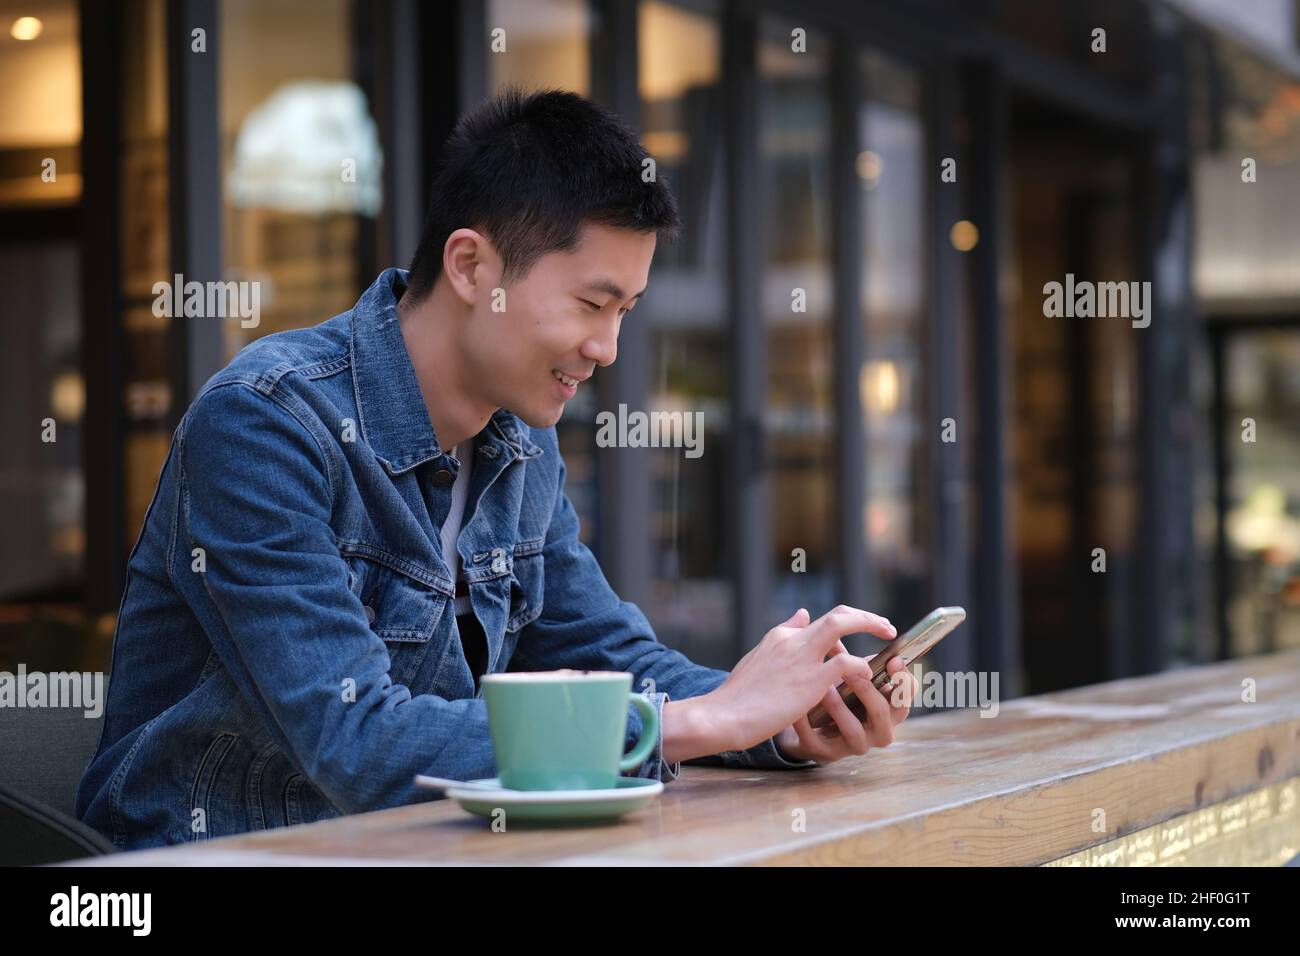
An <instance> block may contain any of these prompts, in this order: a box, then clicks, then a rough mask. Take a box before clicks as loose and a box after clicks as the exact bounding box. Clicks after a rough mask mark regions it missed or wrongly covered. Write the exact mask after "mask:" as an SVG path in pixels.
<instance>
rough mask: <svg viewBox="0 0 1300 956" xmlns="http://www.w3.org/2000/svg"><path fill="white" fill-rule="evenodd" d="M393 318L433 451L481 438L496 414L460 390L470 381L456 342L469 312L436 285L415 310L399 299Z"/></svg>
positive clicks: (468, 393)
mask: <svg viewBox="0 0 1300 956" xmlns="http://www.w3.org/2000/svg"><path fill="white" fill-rule="evenodd" d="M397 316H398V322H399V324H400V325H401V329H402V338H403V339H404V340H405V342H406V353H407V355H409V356H410V358H411V365H412V366H413V367H414V369H415V379H416V381H417V382H419V383H420V393H421V395H422V396H423V397H424V407H425V408H426V409H427V410H428V412H429V421H430V423H431V424H432V425H433V431H434V434H435V435H436V436H437V438H438V445H439V447H441V448H442V450H443V451H444V452H450V451H452V449H454V448H455V447H456V446H457V445H459V444H460V443H461V442H463V441H465V440H466V439H467V438H471V437H473V436H474V435H477V434H478V433H479V432H481V431H482V430H483V428H484V426H485V425H487V423H488V420H489V419H490V418H491V417H492V415H493V413H495V412H496V410H497V409H496V407H495V406H493V405H492V404H491V403H490V402H484V401H483V400H481V399H480V398H479V397H478V396H476V395H475V394H474V393H473V392H472V391H471V390H470V389H469V388H468V387H467V386H466V383H467V381H468V380H471V379H472V375H471V374H470V370H469V368H468V366H467V365H466V363H465V361H464V357H463V355H462V354H461V349H460V342H461V341H462V333H463V330H464V328H465V326H466V324H467V323H468V322H469V321H471V318H472V316H471V313H470V310H469V309H468V308H467V307H466V306H465V304H464V303H463V302H461V301H460V299H458V298H457V297H456V296H454V295H452V294H451V293H449V292H447V291H446V283H444V282H441V281H439V282H435V283H434V286H433V290H432V291H431V292H430V293H429V294H428V295H427V296H425V297H424V300H423V301H422V302H420V303H419V304H417V305H411V304H410V303H409V302H408V301H407V299H406V297H405V296H403V297H402V298H401V299H400V300H399V301H398V303H397Z"/></svg>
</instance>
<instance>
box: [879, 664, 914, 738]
mask: <svg viewBox="0 0 1300 956" xmlns="http://www.w3.org/2000/svg"><path fill="white" fill-rule="evenodd" d="M916 688H917V680H916V676H915V675H914V674H912V673H911V672H910V671H903V672H901V673H896V674H895V675H894V676H893V677H891V678H890V684H889V685H888V686H887V687H886V694H885V696H886V697H887V698H888V700H889V719H890V720H891V721H892V722H893V724H894V726H895V727H897V726H898V725H899V724H901V723H902V722H903V721H904V720H906V719H907V715H908V714H909V713H911V711H912V701H913V700H915V699H916Z"/></svg>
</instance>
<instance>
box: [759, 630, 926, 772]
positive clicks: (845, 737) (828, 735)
mask: <svg viewBox="0 0 1300 956" xmlns="http://www.w3.org/2000/svg"><path fill="white" fill-rule="evenodd" d="M836 653H838V654H847V653H848V651H847V650H845V648H844V645H843V644H840V645H839V647H838V649H837V652H836ZM875 656H876V655H875V654H872V655H871V657H867V658H865V660H867V661H870V660H871V658H872V657H875ZM885 672H886V673H888V674H889V675H890V678H889V683H888V684H886V688H887V690H889V699H888V700H886V698H885V695H884V694H882V693H881V692H880V691H878V690H876V688H875V685H873V684H872V683H871V680H870V674H868V676H867V677H866V678H865V679H864V678H860V677H857V676H853V677H851V678H850V677H846V680H847V681H848V683H849V686H850V687H852V688H853V691H854V693H855V694H856V695H857V697H858V699H859V700H861V701H862V703H863V705H864V706H865V708H866V711H867V718H866V720H865V721H859V720H858V718H857V717H856V716H855V715H854V713H853V711H851V710H849V708H848V705H847V704H845V703H844V700H843V698H841V697H840V695H839V692H838V691H837V690H835V689H833V688H832V689H831V690H828V691H827V692H826V696H825V697H824V698H823V699H822V704H823V706H824V707H825V708H826V710H827V712H829V713H830V714H831V716H832V717H833V718H834V723H831V724H826V725H825V726H823V727H820V728H818V729H816V730H814V729H813V728H812V726H811V725H810V724H809V723H808V717H807V715H806V714H805V715H804V716H802V717H800V718H799V719H798V720H797V721H795V722H794V724H793V725H791V726H790V727H787V728H785V730H783V731H781V733H780V734H778V735H777V741H776V743H777V747H778V748H779V749H780V751H781V754H782V755H783V756H785V757H788V758H789V759H791V760H815V761H817V762H818V763H833V762H834V761H836V760H840V759H842V758H844V757H849V756H861V755H862V754H865V753H866V752H867V751H869V750H870V749H871V748H872V747H888V746H889V745H890V744H891V743H892V742H893V739H894V733H893V730H894V728H895V727H897V726H898V725H899V724H901V723H902V722H903V721H904V720H906V719H907V715H908V714H909V713H910V712H911V709H912V708H911V704H912V701H913V700H914V699H915V695H916V691H917V689H918V686H919V685H918V683H917V680H916V677H915V676H914V675H913V674H911V673H910V672H909V671H908V670H907V669H906V666H905V665H904V663H903V660H902V658H898V657H896V658H894V659H893V660H891V661H890V662H889V663H888V664H886V665H885ZM810 709H811V708H810Z"/></svg>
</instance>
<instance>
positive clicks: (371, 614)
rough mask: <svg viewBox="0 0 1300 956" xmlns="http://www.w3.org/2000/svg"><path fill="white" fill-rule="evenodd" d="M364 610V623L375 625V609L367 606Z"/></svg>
mask: <svg viewBox="0 0 1300 956" xmlns="http://www.w3.org/2000/svg"><path fill="white" fill-rule="evenodd" d="M365 608H366V621H367V622H369V623H371V624H374V623H375V609H374V608H373V607H371V606H370V605H369V604H367V605H365Z"/></svg>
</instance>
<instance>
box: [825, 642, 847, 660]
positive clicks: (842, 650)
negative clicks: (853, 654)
mask: <svg viewBox="0 0 1300 956" xmlns="http://www.w3.org/2000/svg"><path fill="white" fill-rule="evenodd" d="M848 652H849V649H848V648H847V647H845V646H844V642H843V641H836V642H835V646H834V647H833V648H831V653H830V656H832V657H833V656H835V655H836V654H847V653H848Z"/></svg>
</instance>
